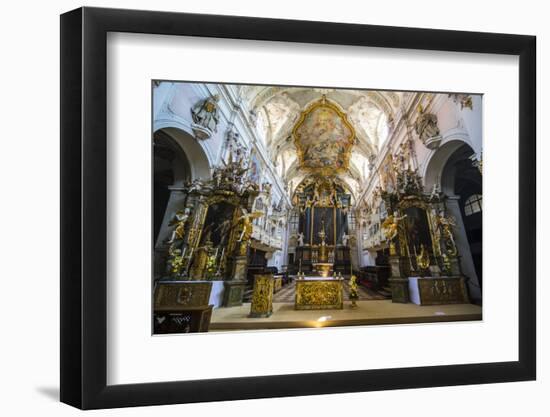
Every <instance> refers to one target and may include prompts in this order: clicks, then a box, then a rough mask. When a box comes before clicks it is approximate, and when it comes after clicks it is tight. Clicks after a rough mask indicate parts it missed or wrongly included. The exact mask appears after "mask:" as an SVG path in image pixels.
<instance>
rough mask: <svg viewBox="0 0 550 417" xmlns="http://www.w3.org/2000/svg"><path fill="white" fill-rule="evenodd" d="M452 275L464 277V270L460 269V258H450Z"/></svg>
mask: <svg viewBox="0 0 550 417" xmlns="http://www.w3.org/2000/svg"><path fill="white" fill-rule="evenodd" d="M449 265H450V271H449V272H450V275H452V276H460V275H462V269H461V268H460V259H459V257H458V256H451V257H449Z"/></svg>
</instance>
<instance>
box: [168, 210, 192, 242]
mask: <svg viewBox="0 0 550 417" xmlns="http://www.w3.org/2000/svg"><path fill="white" fill-rule="evenodd" d="M190 215H191V209H190V208H189V207H187V208H186V209H185V211H184V210H178V211H177V212H176V215H175V216H174V218H173V219H172V221H171V222H170V224H169V225H170V226H176V227H175V228H174V230H173V231H172V235H171V236H170V239H168V241H167V243H174V242H175V241H176V240H183V238H184V237H185V224H186V223H187V220H188V219H189V216H190Z"/></svg>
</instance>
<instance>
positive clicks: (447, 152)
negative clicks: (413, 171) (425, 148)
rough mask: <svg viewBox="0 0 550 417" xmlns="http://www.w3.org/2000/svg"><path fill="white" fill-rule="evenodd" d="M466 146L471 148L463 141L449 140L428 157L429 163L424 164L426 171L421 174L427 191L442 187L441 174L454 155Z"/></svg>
mask: <svg viewBox="0 0 550 417" xmlns="http://www.w3.org/2000/svg"><path fill="white" fill-rule="evenodd" d="M464 145H466V146H470V145H469V144H468V143H467V142H465V141H464V140H462V139H449V140H448V141H446V142H445V143H443V144H442V145H441V146H440V147H439V148H437V149H435V150H433V151H432V152H431V153H430V154H429V155H428V158H427V163H425V164H423V166H424V170H423V172H421V177H422V178H423V180H424V188H425V189H426V190H431V189H432V188H433V186H434V185H435V184H437V186H439V187H442V184H441V174H442V172H443V168H444V167H445V164H446V163H447V161H448V160H449V158H450V157H451V156H452V155H453V153H454V152H455V151H456V150H457V149H459V148H460V147H461V146H464ZM442 191H444V190H442ZM453 194H454V192H453Z"/></svg>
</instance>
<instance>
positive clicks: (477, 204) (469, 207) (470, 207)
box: [464, 194, 482, 216]
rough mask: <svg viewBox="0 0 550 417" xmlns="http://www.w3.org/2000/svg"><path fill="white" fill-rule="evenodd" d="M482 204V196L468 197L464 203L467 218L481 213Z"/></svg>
mask: <svg viewBox="0 0 550 417" xmlns="http://www.w3.org/2000/svg"><path fill="white" fill-rule="evenodd" d="M481 202H482V196H481V194H473V195H471V196H470V197H468V198H467V199H466V202H465V203H464V214H465V215H466V216H471V215H472V214H475V213H480V212H481V210H482V206H481Z"/></svg>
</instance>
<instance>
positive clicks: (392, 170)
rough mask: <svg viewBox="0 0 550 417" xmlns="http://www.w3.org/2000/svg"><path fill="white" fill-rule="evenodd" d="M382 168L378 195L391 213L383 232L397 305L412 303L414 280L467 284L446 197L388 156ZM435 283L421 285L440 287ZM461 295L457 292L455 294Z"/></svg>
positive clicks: (429, 282) (384, 224)
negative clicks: (450, 280) (449, 280)
mask: <svg viewBox="0 0 550 417" xmlns="http://www.w3.org/2000/svg"><path fill="white" fill-rule="evenodd" d="M383 165H384V166H385V168H384V169H383V170H382V173H383V174H384V175H382V181H381V184H382V188H380V189H379V190H378V191H377V194H378V196H379V197H380V198H381V199H382V200H383V201H384V204H385V207H386V209H387V212H388V215H387V217H386V219H385V220H384V222H383V224H382V229H383V231H384V234H385V236H386V239H387V242H388V246H389V252H390V253H389V254H390V256H389V259H388V260H389V264H390V268H391V278H390V280H389V283H390V285H391V288H392V301H393V302H403V303H406V302H409V297H410V294H409V290H410V288H409V277H420V278H422V277H432V278H439V277H441V278H443V277H447V278H449V277H451V278H457V279H458V278H461V279H462V281H464V280H465V278H464V277H463V276H462V272H461V270H460V261H459V256H458V251H457V247H456V243H455V238H454V231H453V228H454V227H455V226H456V222H455V220H454V219H453V218H452V217H450V216H448V215H447V213H446V212H447V210H446V204H445V198H446V197H445V195H444V194H442V193H441V192H440V190H439V189H438V188H437V187H436V186H434V188H433V190H432V191H431V193H430V194H427V193H425V192H424V189H423V185H422V181H421V178H420V176H419V175H418V172H417V171H416V169H413V168H411V167H407V166H405V165H404V162H403V160H402V159H398V160H397V161H395V160H393V159H392V158H391V157H388V158H387V161H386V162H385V163H384V164H383ZM419 282H420V281H419ZM435 282H436V281H433V280H431V281H426V282H425V283H422V284H421V285H432V286H433V285H439V284H435ZM442 285H443V284H442ZM445 285H447V283H445ZM452 285H458V284H454V283H453V284H452ZM463 287H464V294H466V286H465V285H464V286H463ZM433 288H435V287H432V289H433ZM442 288H443V287H442ZM430 291H431V290H430ZM434 291H436V290H434ZM458 292H459V291H458V289H456V291H454V294H458ZM426 294H428V293H426ZM434 294H435V292H434ZM461 294H462V293H461ZM465 297H466V298H464V297H462V296H460V297H459V299H460V300H463V299H467V294H466V295H465ZM433 300H435V299H433ZM449 302H450V301H449ZM453 302H458V301H453Z"/></svg>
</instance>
